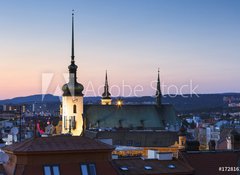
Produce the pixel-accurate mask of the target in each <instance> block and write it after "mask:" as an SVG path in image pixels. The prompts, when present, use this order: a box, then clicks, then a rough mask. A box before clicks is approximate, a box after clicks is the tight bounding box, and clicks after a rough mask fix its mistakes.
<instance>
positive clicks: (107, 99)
mask: <svg viewBox="0 0 240 175" xmlns="http://www.w3.org/2000/svg"><path fill="white" fill-rule="evenodd" d="M101 104H102V105H111V104H112V99H111V94H110V92H109V89H108V77H107V71H106V77H105V85H104V92H103V94H102V99H101Z"/></svg>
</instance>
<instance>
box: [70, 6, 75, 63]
mask: <svg viewBox="0 0 240 175" xmlns="http://www.w3.org/2000/svg"><path fill="white" fill-rule="evenodd" d="M74 57H75V55H74V10H73V11H72V55H71V63H74Z"/></svg>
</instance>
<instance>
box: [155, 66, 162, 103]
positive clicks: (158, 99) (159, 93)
mask: <svg viewBox="0 0 240 175" xmlns="http://www.w3.org/2000/svg"><path fill="white" fill-rule="evenodd" d="M159 74H160V69H159V68H158V79H157V91H156V103H157V105H159V106H160V105H161V103H162V99H161V98H162V92H161V85H160V75H159Z"/></svg>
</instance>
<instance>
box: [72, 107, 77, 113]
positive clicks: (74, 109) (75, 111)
mask: <svg viewBox="0 0 240 175" xmlns="http://www.w3.org/2000/svg"><path fill="white" fill-rule="evenodd" d="M73 113H74V114H76V113H77V106H76V105H73Z"/></svg>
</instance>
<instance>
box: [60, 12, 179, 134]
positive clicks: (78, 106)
mask: <svg viewBox="0 0 240 175" xmlns="http://www.w3.org/2000/svg"><path fill="white" fill-rule="evenodd" d="M77 68H78V66H77V65H76V64H75V56H74V14H72V55H71V64H70V65H69V66H68V69H69V82H68V83H67V84H65V85H63V87H62V90H63V95H62V133H63V134H67V133H70V134H72V135H82V134H83V131H84V130H85V129H87V130H91V129H103V128H107V129H114V128H115V129H135V130H146V129H152V130H164V129H165V128H166V127H168V128H173V129H174V128H176V127H177V126H178V125H179V120H178V119H177V117H176V113H175V110H174V107H173V106H172V105H171V104H162V93H161V88H160V78H159V71H158V78H157V91H156V104H137V105H124V104H122V103H121V102H120V103H119V104H118V105H116V104H113V103H112V99H111V94H110V92H109V84H108V75H107V72H106V75H105V86H104V92H103V94H102V99H101V103H100V104H97V105H95V104H91V105H90V104H83V98H84V97H83V89H84V87H83V85H82V84H80V83H78V82H77ZM176 129H177V128H176Z"/></svg>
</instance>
